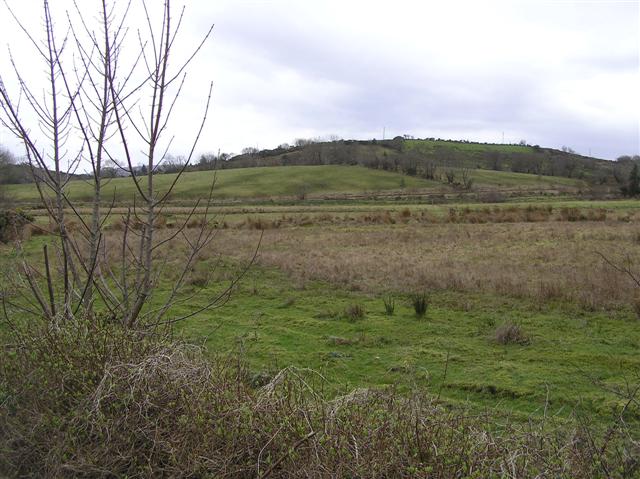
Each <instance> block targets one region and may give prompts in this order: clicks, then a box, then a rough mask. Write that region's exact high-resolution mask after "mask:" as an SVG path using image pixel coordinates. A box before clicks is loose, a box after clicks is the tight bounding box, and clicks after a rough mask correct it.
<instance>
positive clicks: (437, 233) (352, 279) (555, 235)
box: [218, 221, 640, 309]
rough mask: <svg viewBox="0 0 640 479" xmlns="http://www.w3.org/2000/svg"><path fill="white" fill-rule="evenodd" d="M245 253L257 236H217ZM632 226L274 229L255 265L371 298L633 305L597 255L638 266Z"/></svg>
mask: <svg viewBox="0 0 640 479" xmlns="http://www.w3.org/2000/svg"><path fill="white" fill-rule="evenodd" d="M220 233H221V236H220V238H219V242H218V245H220V247H221V248H223V252H224V253H226V254H230V255H236V256H242V255H244V256H245V257H246V255H247V254H248V253H249V251H251V249H252V248H253V247H255V244H256V241H257V236H256V233H251V232H249V231H246V232H245V231H224V232H222V231H221V232H220ZM636 236H637V227H636V226H635V225H634V224H633V223H623V222H600V221H595V222H569V221H568V222H540V223H514V224H509V223H506V224H503V223H499V224H497V223H490V224H466V223H463V224H458V223H451V224H429V225H415V224H409V225H399V224H397V225H388V224H383V225H379V226H366V227H365V226H355V227H337V226H334V227H306V228H281V229H276V230H272V231H268V232H266V234H265V236H264V238H263V242H262V246H261V249H260V255H259V258H258V261H259V262H260V263H261V264H263V265H267V266H275V267H278V268H281V269H283V270H284V271H286V272H288V273H289V274H290V275H292V276H293V277H294V279H295V281H296V283H298V284H304V282H305V281H308V280H325V281H329V282H331V283H334V284H338V285H341V286H344V287H346V288H348V289H351V290H363V291H370V292H383V291H388V290H391V291H398V292H407V291H416V290H432V289H433V290H445V289H450V290H458V291H469V292H474V291H488V292H494V293H498V294H505V295H510V296H516V297H530V298H534V299H536V300H539V301H545V302H546V301H554V300H569V301H574V302H577V303H579V304H581V305H582V306H584V307H586V308H588V309H598V308H611V307H618V306H620V305H622V304H624V305H629V304H632V302H633V300H634V297H635V296H634V294H635V293H634V288H633V284H632V283H631V282H630V281H629V279H628V278H627V277H625V276H624V275H623V274H621V273H619V272H616V271H614V270H613V269H612V268H611V267H609V266H607V265H606V264H604V263H603V261H602V259H601V258H600V257H599V256H598V255H597V254H596V252H598V251H601V252H606V253H607V254H608V255H611V256H612V257H616V256H617V255H618V254H619V253H621V252H623V251H624V253H625V255H627V254H628V255H630V258H631V259H632V261H635V262H636V264H640V245H639V244H638V242H637V241H636V240H635V238H636Z"/></svg>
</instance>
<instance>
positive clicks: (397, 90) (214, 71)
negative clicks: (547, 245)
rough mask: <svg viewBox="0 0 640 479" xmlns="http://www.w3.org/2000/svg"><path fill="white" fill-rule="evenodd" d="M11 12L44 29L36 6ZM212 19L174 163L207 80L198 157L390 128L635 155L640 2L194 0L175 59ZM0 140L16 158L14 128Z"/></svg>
mask: <svg viewBox="0 0 640 479" xmlns="http://www.w3.org/2000/svg"><path fill="white" fill-rule="evenodd" d="M7 1H8V3H9V4H10V5H14V6H15V9H16V11H17V13H18V14H19V15H21V16H22V18H24V19H25V23H26V24H27V25H28V27H29V29H30V30H31V31H32V32H34V33H36V34H37V33H38V29H39V28H40V26H41V21H40V20H39V19H38V17H37V16H36V12H38V11H39V7H40V4H41V2H39V1H38V0H19V1H16V0H7ZM135 1H136V0H134V3H135ZM174 1H175V0H174ZM80 3H81V4H82V5H83V7H84V6H86V5H89V4H90V3H91V2H90V1H88V0H83V1H82V2H80ZM149 3H150V4H155V3H160V0H149ZM67 4H69V2H67V0H55V5H56V8H60V9H61V10H62V9H64V8H65V7H64V6H65V5H67ZM176 4H177V2H176ZM1 8H3V11H2V14H0V45H1V46H2V52H3V53H2V56H1V57H0V67H1V68H2V69H1V70H0V71H1V72H2V75H3V78H5V82H7V83H8V79H9V77H10V72H9V71H8V69H7V63H8V55H7V54H6V51H7V50H6V47H5V45H8V44H10V45H11V48H12V51H13V53H14V55H15V56H16V57H17V58H18V64H19V67H20V68H21V69H23V70H25V71H27V73H28V76H29V77H30V78H35V77H36V76H37V75H39V74H40V73H41V71H42V68H41V67H37V68H36V67H35V65H34V64H33V63H32V61H33V58H34V57H33V56H32V54H30V53H29V52H30V51H31V50H29V49H28V48H27V46H28V44H27V42H25V41H24V40H23V37H21V36H20V34H19V33H18V32H17V31H16V29H15V25H13V21H12V19H11V17H10V16H9V15H7V14H6V12H5V11H4V7H1ZM136 18H138V17H137V13H136V12H135V11H134V12H133V13H132V14H131V20H134V21H135V20H136ZM210 23H214V24H215V27H214V31H213V35H212V37H211V39H210V41H209V42H208V43H207V44H206V46H205V47H204V49H203V50H202V51H201V52H200V55H199V57H198V58H197V60H196V61H195V62H194V63H193V64H192V66H191V68H190V71H189V77H188V80H187V82H188V88H186V89H185V94H184V95H183V97H182V103H181V106H180V108H179V109H177V110H176V112H175V115H174V117H173V120H174V121H173V122H172V124H171V126H172V131H173V132H174V133H175V135H176V139H175V141H174V143H173V145H172V147H171V152H172V153H173V154H174V155H179V154H184V153H185V152H186V151H187V150H188V148H189V143H190V141H191V139H192V137H193V133H194V130H195V129H196V128H197V125H198V115H199V112H201V111H202V109H203V106H204V102H205V99H206V91H207V83H208V82H209V81H213V83H214V91H213V103H212V109H211V111H210V115H209V121H208V123H207V126H206V128H205V132H204V134H203V136H202V139H201V141H200V144H199V146H198V148H197V151H198V152H207V151H217V150H218V149H220V150H222V151H226V152H239V151H240V150H241V149H242V148H243V147H246V146H253V147H258V148H273V147H276V146H277V145H278V144H280V143H285V142H288V143H291V142H293V140H294V139H295V138H299V137H304V138H308V137H326V136H329V135H337V136H339V137H342V138H357V139H370V138H382V135H383V131H384V134H385V135H386V137H387V138H389V137H393V136H396V135H401V134H410V135H413V136H415V137H421V138H422V137H442V138H452V139H467V140H473V141H489V142H502V139H503V135H504V140H505V141H506V142H518V141H519V140H521V139H525V140H526V141H528V142H529V143H530V144H540V145H542V146H549V147H556V148H559V147H561V146H563V145H566V146H569V147H572V148H573V149H575V150H577V151H578V152H580V153H583V154H589V153H591V154H592V155H593V156H597V157H601V158H609V159H613V158H615V157H617V156H619V155H622V154H638V153H640V9H639V2H638V1H615V0H602V1H535V0H531V1H524V0H523V1H519V0H512V1H497V0H495V1H494V0H484V1H480V0H476V1H452V0H449V1H422V2H419V1H415V2H414V1H402V0H396V1H394V2H390V1H387V2H382V1H375V0H373V1H350V0H342V1H333V0H327V1H317V0H313V1H309V0H307V1H285V0H270V1H267V0H265V1H257V0H256V1H242V0H216V1H209V0H191V1H189V2H188V3H187V8H186V13H185V25H184V29H183V36H182V43H181V44H180V48H179V51H180V52H182V47H183V46H186V45H189V44H191V45H195V44H196V43H197V41H198V38H199V36H200V35H202V34H204V33H205V32H206V30H207V28H208V24H210ZM58 24H59V25H62V26H64V18H63V17H60V19H59V21H58ZM134 46H135V45H134ZM34 81H35V80H34ZM0 143H3V144H5V145H7V146H9V147H10V148H12V149H14V150H15V151H16V152H17V151H18V150H17V147H16V143H15V141H13V140H12V139H11V138H10V137H9V135H8V133H7V132H6V131H4V132H2V133H0Z"/></svg>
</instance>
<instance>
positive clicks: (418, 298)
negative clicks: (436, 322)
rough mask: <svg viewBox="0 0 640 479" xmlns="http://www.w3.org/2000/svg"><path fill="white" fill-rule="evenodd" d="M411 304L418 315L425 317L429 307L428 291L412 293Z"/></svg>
mask: <svg viewBox="0 0 640 479" xmlns="http://www.w3.org/2000/svg"><path fill="white" fill-rule="evenodd" d="M411 304H412V305H413V309H414V311H415V312H416V316H417V317H419V318H423V317H424V315H425V314H426V313H427V309H428V308H429V295H428V294H427V293H426V292H422V293H414V294H412V295H411Z"/></svg>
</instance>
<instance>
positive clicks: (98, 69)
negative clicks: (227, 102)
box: [0, 0, 233, 328]
mask: <svg viewBox="0 0 640 479" xmlns="http://www.w3.org/2000/svg"><path fill="white" fill-rule="evenodd" d="M42 5H43V18H44V21H43V24H44V31H43V38H42V39H39V38H36V37H35V36H34V35H32V34H31V33H30V32H29V31H28V30H27V29H26V27H24V25H23V24H22V23H21V22H20V20H19V19H18V18H17V17H16V15H14V13H13V11H12V10H11V8H10V7H9V6H8V4H7V3H6V2H5V7H6V9H7V10H8V11H9V12H10V13H11V15H13V17H14V20H15V21H16V22H17V23H18V24H19V25H20V26H21V28H22V30H23V31H24V34H25V36H26V38H27V39H28V40H29V42H30V43H31V45H32V46H33V47H34V49H35V51H36V53H37V57H38V59H39V60H40V61H41V62H42V64H43V65H44V66H45V67H46V77H47V83H48V91H47V96H45V98H44V99H41V96H40V95H38V94H36V93H34V91H33V88H32V86H31V85H30V84H29V80H28V79H26V78H24V77H23V76H22V75H21V74H20V71H19V70H18V68H17V67H16V66H15V63H14V73H15V75H16V78H17V80H18V84H19V92H18V93H17V94H15V95H12V94H11V93H10V92H9V91H8V88H7V87H6V84H5V82H4V81H3V78H2V77H1V76H0V108H1V113H2V115H1V119H2V123H3V124H4V125H5V126H6V127H8V128H9V129H10V130H11V131H12V132H13V133H14V135H15V136H16V137H17V138H19V139H20V140H21V141H22V143H23V145H24V151H25V154H26V158H27V159H28V162H29V165H30V166H31V169H32V172H33V173H34V177H35V176H36V175H35V172H36V171H37V170H40V171H42V172H43V174H42V178H41V179H39V180H37V181H36V186H37V188H38V191H39V193H40V198H41V201H42V204H43V205H44V207H45V208H46V209H47V211H48V214H49V216H50V218H51V222H52V224H53V225H54V228H52V231H51V233H55V234H56V236H57V241H56V254H55V255H54V256H55V257H56V258H59V266H60V268H59V270H60V274H61V280H60V281H57V279H54V277H53V276H54V270H55V269H54V268H51V267H50V264H49V263H50V262H51V260H52V257H51V255H50V254H48V251H47V249H46V248H45V249H44V252H43V253H44V260H45V261H44V270H45V271H44V272H43V273H40V272H38V271H37V270H36V268H35V267H34V266H33V265H29V264H27V262H23V265H22V272H23V274H24V277H25V278H26V282H27V283H28V284H29V286H30V288H31V291H32V293H33V294H32V296H33V298H35V303H36V306H37V307H38V310H39V311H40V312H41V314H43V315H44V316H45V317H47V318H49V319H54V318H63V319H64V318H70V317H73V316H76V315H78V314H86V313H89V316H90V315H91V314H90V313H92V311H93V308H94V303H95V301H97V300H99V301H100V303H101V304H102V305H103V306H104V307H106V309H107V310H108V311H109V312H110V313H111V315H112V316H113V317H114V318H118V319H119V320H120V321H121V322H122V323H123V325H125V326H126V327H130V328H133V327H137V326H143V325H144V326H148V325H158V324H162V323H164V322H167V320H165V315H166V313H167V312H168V310H169V309H170V308H171V306H172V305H174V304H175V303H176V302H177V301H178V299H177V298H178V292H179V291H180V289H181V287H182V286H183V284H184V282H185V278H186V276H187V275H188V272H189V271H190V269H191V267H192V266H193V263H194V261H195V259H196V258H197V256H198V253H199V252H200V251H201V250H202V249H203V248H205V247H206V246H207V245H209V244H210V243H211V241H212V240H213V238H214V236H215V231H214V230H213V229H212V228H210V227H209V223H210V221H209V220H210V203H211V194H209V197H208V198H205V199H204V202H198V203H196V204H195V205H194V206H193V208H192V209H191V210H190V212H189V213H188V214H187V217H186V219H185V220H184V221H183V223H181V225H179V226H178V227H177V228H176V229H175V230H173V231H172V232H171V234H169V235H168V236H166V235H165V237H160V236H158V231H157V228H158V223H159V219H160V218H161V215H162V212H163V209H164V208H165V207H166V205H167V201H168V198H169V197H170V195H171V192H172V191H173V189H174V187H175V185H176V183H177V182H178V181H179V179H180V177H181V175H182V173H183V172H184V171H185V169H186V168H187V166H188V165H189V164H190V162H191V158H192V156H193V152H194V149H195V147H196V144H197V142H198V139H199V138H200V135H201V132H202V129H203V127H204V124H205V120H206V118H207V113H208V110H209V104H210V101H211V86H210V87H209V91H208V93H206V103H205V107H204V110H203V113H202V117H201V121H200V123H199V127H198V128H196V133H195V135H194V138H193V143H192V146H191V149H190V151H189V153H188V155H187V156H186V157H185V161H184V162H183V163H182V164H181V165H180V167H179V169H178V172H177V173H178V174H177V175H176V176H175V177H174V179H173V181H172V183H171V185H170V186H169V188H168V189H166V190H164V191H160V190H159V189H158V188H156V185H155V181H154V178H155V175H156V174H157V172H158V169H159V168H161V165H162V164H163V162H164V161H165V159H166V158H167V152H168V148H169V146H170V144H171V140H172V138H169V139H165V136H166V133H167V127H168V121H169V118H170V117H171V115H172V113H173V111H174V107H175V105H176V102H177V100H178V98H179V97H180V93H181V91H182V89H183V86H184V84H185V78H186V68H187V67H188V65H189V64H190V63H191V61H192V60H193V58H194V57H195V55H196V54H197V53H198V51H199V50H200V49H201V48H202V46H203V45H204V43H205V42H206V41H207V39H208V38H209V37H210V35H211V32H212V28H213V26H211V27H210V28H209V30H208V31H207V32H206V33H205V34H204V35H203V38H202V40H201V42H200V43H199V44H197V45H195V46H194V48H193V51H192V52H191V54H189V55H188V56H187V57H186V58H184V60H183V61H182V62H181V63H177V64H175V66H174V62H173V61H172V60H173V52H172V49H173V48H174V42H175V39H176V37H177V35H178V33H179V31H180V29H181V26H182V20H183V15H184V8H182V10H181V11H180V12H179V15H177V16H176V17H174V12H173V10H172V8H171V3H170V0H165V1H164V2H163V3H162V6H161V8H159V9H158V18H159V21H157V22H155V21H154V16H153V13H154V12H152V11H151V9H150V8H149V7H150V6H149V5H148V4H147V2H146V1H145V0H140V2H139V5H140V7H141V8H142V11H143V12H144V19H145V21H146V22H145V23H146V25H145V27H144V28H143V32H144V33H142V32H141V31H140V30H137V32H136V34H135V35H134V34H133V33H132V32H135V31H136V30H134V29H132V28H131V27H130V26H129V25H128V20H129V17H130V16H129V12H130V9H131V7H132V2H131V1H129V2H125V3H122V2H115V1H109V0H101V1H99V2H98V11H97V13H98V15H97V16H96V15H94V14H91V15H90V14H87V13H86V11H84V10H82V9H81V8H80V5H79V4H78V3H75V2H74V9H73V11H70V12H67V15H66V28H64V29H63V30H62V31H63V33H62V34H60V31H59V30H58V28H56V27H57V26H58V25H59V23H57V22H56V21H54V18H53V16H52V12H51V8H50V3H49V2H48V1H47V0H44V1H43V4H42ZM83 7H84V5H83ZM94 19H95V22H96V23H95V24H93V23H92V21H94ZM125 51H126V54H125ZM20 98H21V99H23V100H22V102H21V101H18V100H17V99H20ZM25 107H26V108H27V109H28V110H30V114H31V115H32V116H33V115H35V117H36V118H37V119H38V122H39V126H40V129H41V130H43V131H44V133H45V135H44V136H45V138H46V144H44V145H43V144H42V143H39V142H38V140H39V139H37V138H35V137H34V134H33V130H34V129H33V128H32V125H31V124H29V122H28V120H26V118H28V116H25V115H24V114H23V111H22V109H23V108H25ZM72 131H73V132H74V133H75V132H79V134H80V139H81V142H80V144H79V145H76V144H74V143H73V142H72V141H69V140H70V136H71V132H72ZM140 144H142V145H143V155H144V163H143V164H144V165H145V170H146V174H143V175H142V174H140V173H139V172H140V171H141V170H140V169H139V168H136V167H135V166H134V164H136V163H137V161H136V157H135V155H136V153H135V152H136V150H137V149H138V145H140ZM69 151H71V153H69ZM118 158H120V159H122V161H117V159H118ZM83 164H89V165H90V168H91V170H90V171H91V180H90V183H91V186H92V191H93V195H92V196H93V197H92V200H91V208H90V209H91V214H90V215H89V216H88V217H87V216H86V215H84V214H83V213H82V212H81V211H80V210H79V208H78V207H77V206H78V205H77V204H75V203H74V201H72V200H71V199H70V198H69V196H68V194H67V191H68V186H69V181H70V175H69V173H70V172H73V171H76V170H77V169H78V168H79V167H80V166H81V165H83ZM109 165H118V168H120V169H121V170H122V171H123V172H124V173H126V175H128V176H129V177H130V180H131V181H132V182H133V184H134V185H135V190H136V198H135V200H134V203H133V205H132V206H131V207H129V208H128V209H127V210H126V213H124V214H123V215H121V218H120V221H121V224H122V225H123V226H122V232H121V234H120V236H119V238H118V241H119V242H120V246H119V247H118V250H119V258H118V260H117V261H115V262H114V261H110V260H109V258H108V255H107V248H106V244H105V243H106V238H105V232H106V229H105V225H106V224H107V220H108V219H109V218H110V216H111V212H112V206H113V203H114V200H113V199H112V198H108V197H105V196H104V186H105V181H109V180H105V179H104V178H103V174H102V172H103V170H104V169H105V168H107V167H108V166H109ZM212 188H213V185H212ZM197 213H198V214H200V213H201V214H203V215H204V217H203V218H202V220H201V221H199V224H200V225H201V227H200V229H199V231H198V232H197V233H195V234H192V233H190V234H189V235H187V230H186V228H187V224H188V223H189V220H190V219H191V218H192V216H194V215H195V214H197ZM71 217H72V218H73V219H74V220H75V221H76V222H78V223H79V224H80V227H79V232H78V234H71V232H70V231H69V228H68V221H69V219H70V218H71ZM174 240H180V241H183V242H185V244H187V245H188V248H187V249H188V251H187V253H186V257H185V259H184V262H183V265H182V268H181V271H178V272H177V274H176V278H177V279H176V280H175V284H174V285H173V287H172V288H171V289H170V292H169V294H168V297H167V298H166V299H165V301H164V302H163V303H162V304H161V305H160V306H158V307H156V308H155V309H152V308H150V307H149V300H150V298H151V296H152V292H153V290H154V286H155V285H156V284H157V282H158V278H159V275H160V274H161V270H162V262H160V261H158V254H159V252H160V251H161V249H162V248H166V246H167V244H169V243H170V242H172V241H174ZM112 248H113V246H112ZM39 277H44V278H45V281H44V283H46V289H43V288H44V286H43V285H42V283H43V281H39V280H38V278H39ZM232 286H233V285H230V286H229V287H228V288H227V289H225V290H224V291H223V292H222V293H219V294H218V295H217V296H216V297H215V298H211V300H208V301H206V305H205V306H204V308H210V307H214V306H216V305H218V304H220V302H222V301H224V299H225V298H226V297H228V294H229V292H230V291H231V288H232ZM179 319H183V318H173V319H171V321H176V320H179Z"/></svg>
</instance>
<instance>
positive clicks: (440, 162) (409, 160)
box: [200, 137, 616, 184]
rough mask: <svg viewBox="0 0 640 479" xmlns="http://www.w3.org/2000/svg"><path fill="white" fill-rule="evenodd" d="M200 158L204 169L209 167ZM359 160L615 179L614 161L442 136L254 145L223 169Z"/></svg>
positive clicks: (411, 169) (424, 173)
mask: <svg viewBox="0 0 640 479" xmlns="http://www.w3.org/2000/svg"><path fill="white" fill-rule="evenodd" d="M204 160H205V161H201V165H200V167H201V168H206V164H207V162H206V157H204ZM332 164H346V165H360V166H365V167H368V168H374V169H381V170H386V171H395V172H401V173H404V174H406V175H409V176H419V177H423V178H425V179H429V180H435V181H445V182H446V180H447V179H446V176H447V175H446V174H447V171H448V170H449V171H451V172H454V173H455V171H456V170H461V169H483V170H493V171H510V172H513V173H529V174H534V175H544V176H555V177H564V178H571V179H581V180H585V181H587V182H589V183H594V184H616V178H615V176H614V167H615V162H611V161H607V160H602V159H597V158H592V157H587V156H582V155H579V154H577V153H574V152H572V151H561V150H555V149H552V148H543V147H540V146H537V145H534V146H531V145H503V144H488V143H472V142H463V141H452V140H441V139H422V140H420V139H406V138H403V137H396V138H394V139H393V140H370V141H361V140H337V141H328V142H312V141H307V142H300V143H299V144H297V145H294V146H287V145H283V146H282V147H279V148H276V149H273V150H261V151H258V150H250V151H249V152H246V153H244V154H242V155H238V156H235V157H233V158H231V159H229V160H227V161H222V162H218V167H219V168H245V167H254V166H287V165H332Z"/></svg>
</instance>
